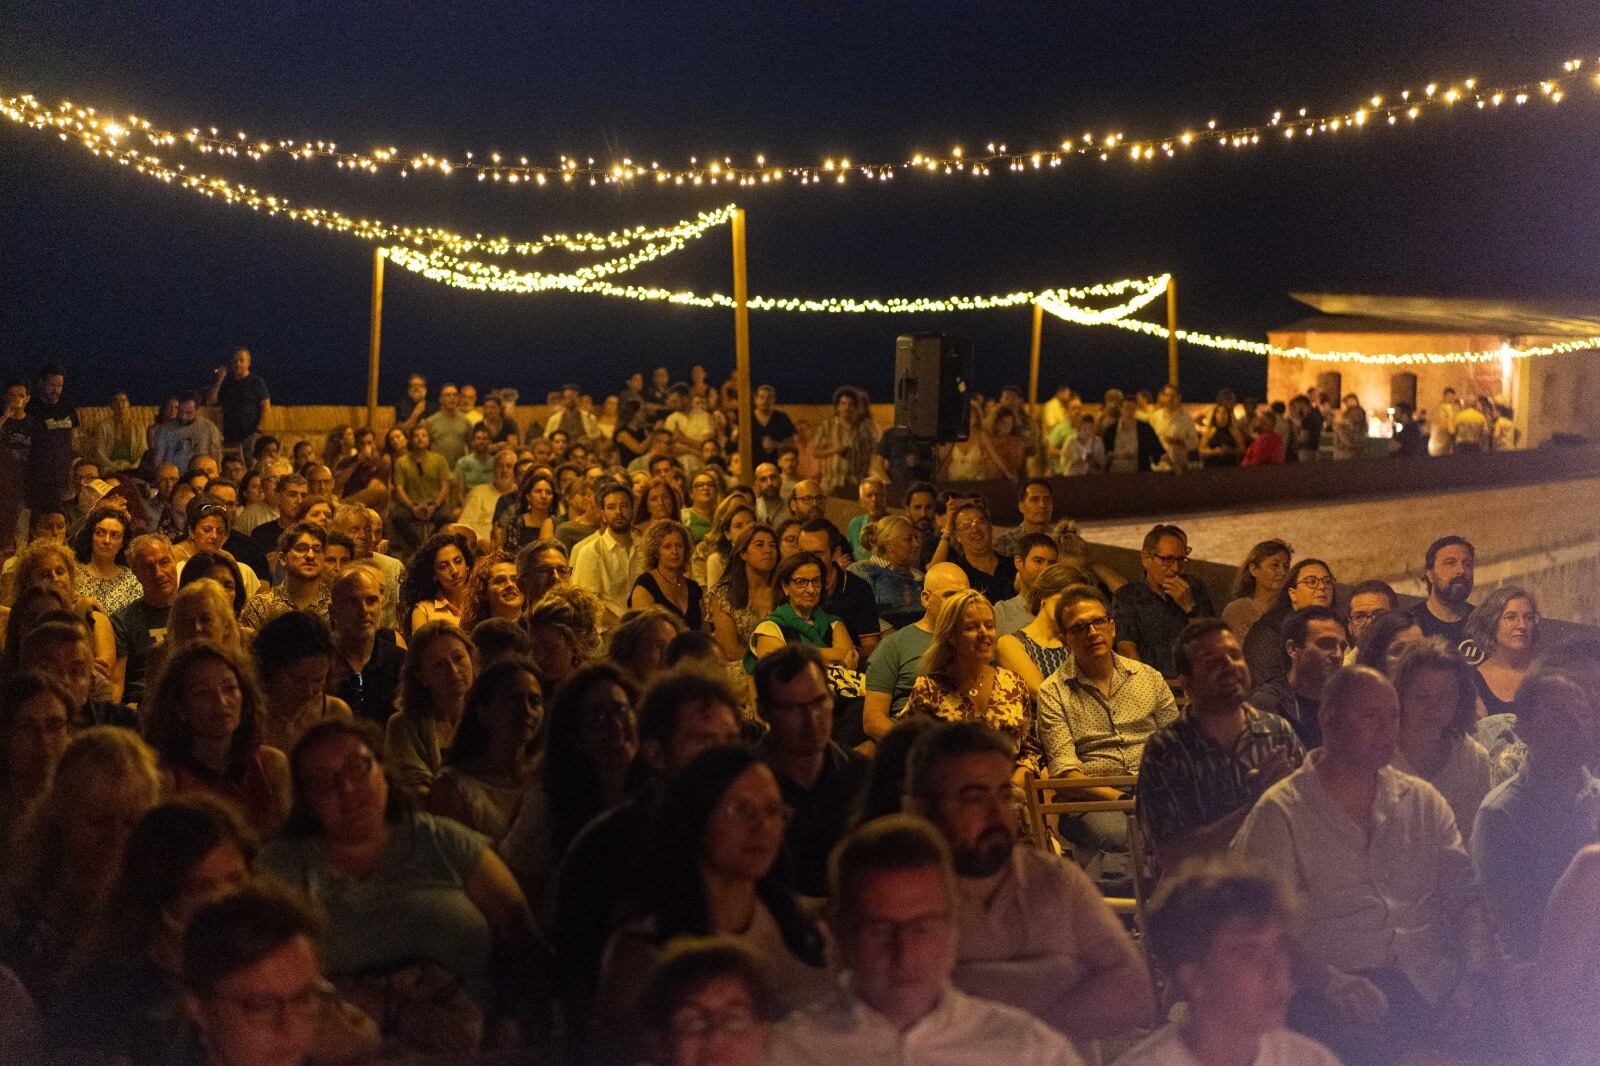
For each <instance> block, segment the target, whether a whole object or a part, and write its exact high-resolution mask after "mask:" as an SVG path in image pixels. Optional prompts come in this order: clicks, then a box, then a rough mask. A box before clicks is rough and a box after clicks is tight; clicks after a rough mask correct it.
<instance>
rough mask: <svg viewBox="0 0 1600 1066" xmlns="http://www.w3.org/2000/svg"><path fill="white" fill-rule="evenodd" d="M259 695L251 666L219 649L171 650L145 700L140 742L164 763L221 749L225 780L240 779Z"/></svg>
mask: <svg viewBox="0 0 1600 1066" xmlns="http://www.w3.org/2000/svg"><path fill="white" fill-rule="evenodd" d="M262 703H263V700H262V696H261V690H260V688H259V687H258V686H257V684H256V678H255V672H254V670H252V669H251V665H250V661H249V660H248V659H246V658H244V656H243V655H241V654H240V653H238V652H236V651H233V650H231V649H229V648H225V647H222V646H221V645H219V644H210V643H205V642H198V641H197V642H195V643H193V644H187V645H184V646H183V647H180V648H178V649H176V650H175V651H174V652H173V653H172V655H171V657H170V658H169V659H168V660H167V664H166V666H165V668H163V669H162V671H161V673H160V675H159V676H158V677H157V678H156V680H155V685H154V688H153V690H152V693H151V694H150V695H147V696H146V698H145V707H144V708H143V709H144V712H145V717H146V719H147V722H148V724H147V725H146V727H145V737H146V739H147V740H149V741H150V746H151V747H153V748H154V749H155V750H156V752H157V754H159V755H160V756H161V759H162V761H163V762H164V763H169V764H170V763H176V762H181V761H183V760H185V759H188V758H189V757H190V756H191V755H192V754H193V753H194V751H195V749H196V748H197V747H198V746H205V747H208V748H209V747H214V746H217V745H222V746H224V747H225V748H226V750H227V753H228V767H227V771H228V776H229V777H230V778H234V779H242V778H243V776H244V772H245V768H246V765H247V763H248V761H249V760H250V759H251V758H253V757H254V752H255V749H256V744H257V742H258V740H259V738H260V735H261V715H262Z"/></svg>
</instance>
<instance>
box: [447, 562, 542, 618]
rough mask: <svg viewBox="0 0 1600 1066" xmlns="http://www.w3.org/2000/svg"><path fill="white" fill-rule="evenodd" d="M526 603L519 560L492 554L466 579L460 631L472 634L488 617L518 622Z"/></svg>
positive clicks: (475, 566)
mask: <svg viewBox="0 0 1600 1066" xmlns="http://www.w3.org/2000/svg"><path fill="white" fill-rule="evenodd" d="M526 603H527V597H526V596H524V595H523V593H522V586H521V585H519V584H517V564H516V560H515V559H514V558H513V557H512V556H511V555H509V554H507V553H506V552H503V551H498V552H490V553H489V554H488V555H485V556H484V557H483V558H482V559H479V560H478V561H477V563H476V564H474V565H473V567H472V573H471V575H470V576H469V577H468V578H467V591H466V603H465V606H464V607H463V608H462V610H461V628H462V629H464V630H466V631H467V632H468V633H471V632H472V631H473V629H474V628H476V626H477V625H478V623H479V622H482V621H483V620H484V619H486V618H500V619H504V620H505V621H508V622H516V621H519V620H520V619H521V618H522V609H523V607H524V606H525V605H526Z"/></svg>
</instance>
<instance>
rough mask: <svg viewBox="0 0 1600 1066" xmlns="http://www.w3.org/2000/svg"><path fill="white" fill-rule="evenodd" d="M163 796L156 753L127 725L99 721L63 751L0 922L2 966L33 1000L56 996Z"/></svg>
mask: <svg viewBox="0 0 1600 1066" xmlns="http://www.w3.org/2000/svg"><path fill="white" fill-rule="evenodd" d="M160 793H161V784H160V777H159V774H158V773H157V770H156V760H155V755H154V753H153V752H152V751H151V750H150V748H149V747H148V746H147V745H146V744H145V742H144V741H142V740H140V739H139V736H138V734H137V733H134V732H132V731H131V730H127V729H121V728H118V727H117V726H94V727H92V728H90V729H85V730H84V731H83V732H81V733H79V734H78V735H77V736H76V737H74V738H73V739H72V742H71V743H70V744H68V745H67V748H66V750H65V751H64V752H62V755H61V759H60V761H59V762H58V763H57V764H56V771H55V777H54V779H53V780H52V782H51V784H50V789H49V791H48V792H46V793H45V794H44V796H43V797H41V799H40V801H39V803H38V806H36V807H35V808H34V811H33V814H32V816H31V818H30V819H29V822H28V825H27V828H26V830H25V834H24V846H23V849H22V852H21V853H22V855H23V856H24V858H23V860H22V862H21V864H20V866H19V867H18V868H17V869H15V870H14V871H13V882H12V884H13V895H14V905H15V909H14V911H13V912H12V913H11V914H9V915H7V916H6V917H5V918H4V919H0V925H3V928H0V940H3V941H4V943H5V945H6V952H5V961H6V964H7V965H8V966H10V967H11V968H12V969H13V970H14V971H16V973H17V976H18V977H20V978H21V979H22V982H23V983H24V984H25V985H26V986H27V988H28V990H29V991H30V992H31V993H32V994H33V997H34V999H35V1000H36V1001H39V1002H42V1003H47V1004H48V1003H53V1002H56V1001H57V999H58V995H57V993H58V992H59V989H60V987H61V980H62V978H63V976H64V975H65V972H66V969H67V966H68V964H69V963H70V962H71V961H72V960H73V959H75V958H76V957H77V956H78V955H79V954H80V953H81V952H82V951H83V949H84V947H85V946H86V945H87V944H88V942H89V938H90V937H91V935H92V934H93V932H94V930H95V928H96V926H97V924H98V922H99V919H100V915H101V911H102V909H103V907H104V904H105V901H106V899H107V898H108V896H109V895H110V892H111V886H112V885H113V884H114V883H115V881H116V877H117V873H118V871H119V870H120V869H121V868H122V854H123V850H124V847H125V846H126V844H127V840H128V834H129V833H130V832H131V831H132V829H133V826H134V824H135V823H136V822H138V821H139V819H140V818H142V817H144V814H145V812H146V811H148V810H150V809H151V808H152V807H154V806H155V805H156V802H157V801H158V800H159V799H160Z"/></svg>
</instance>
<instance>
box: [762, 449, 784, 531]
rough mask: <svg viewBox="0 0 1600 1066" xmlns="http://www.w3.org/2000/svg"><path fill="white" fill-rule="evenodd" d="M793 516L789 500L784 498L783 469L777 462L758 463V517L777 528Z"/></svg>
mask: <svg viewBox="0 0 1600 1066" xmlns="http://www.w3.org/2000/svg"><path fill="white" fill-rule="evenodd" d="M792 517H793V515H791V514H790V513H789V501H787V500H785V499H784V498H783V471H781V470H779V469H778V465H777V464H776V463H760V464H758V465H757V466H756V518H757V519H758V520H759V521H762V522H765V523H766V524H767V525H769V526H771V527H772V528H773V529H777V528H778V527H779V526H781V525H783V524H784V523H785V522H787V521H788V520H789V519H790V518H792Z"/></svg>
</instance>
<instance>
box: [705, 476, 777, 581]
mask: <svg viewBox="0 0 1600 1066" xmlns="http://www.w3.org/2000/svg"><path fill="white" fill-rule="evenodd" d="M757 524H765V525H767V526H771V525H772V523H771V522H770V521H768V522H765V523H758V520H757V518H756V511H755V508H754V507H752V506H751V504H750V502H749V501H748V500H746V499H744V498H743V497H741V496H737V495H728V496H724V497H723V498H722V502H721V503H719V504H717V510H716V513H715V515H714V516H713V517H712V519H711V532H709V533H707V534H706V535H705V536H704V537H701V538H700V541H699V543H697V544H696V545H695V546H694V554H693V556H691V558H690V564H689V566H690V573H691V575H692V576H693V577H694V579H695V580H696V581H698V582H700V587H701V588H707V589H710V588H716V587H717V585H718V584H719V583H720V582H721V581H722V578H723V575H725V574H726V573H727V568H728V566H729V565H730V563H729V560H730V559H731V558H732V555H733V546H734V545H735V544H737V543H738V542H739V541H740V539H742V538H743V536H744V534H745V531H746V530H748V529H749V528H750V527H751V526H754V525H757ZM796 528H798V527H796Z"/></svg>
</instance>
